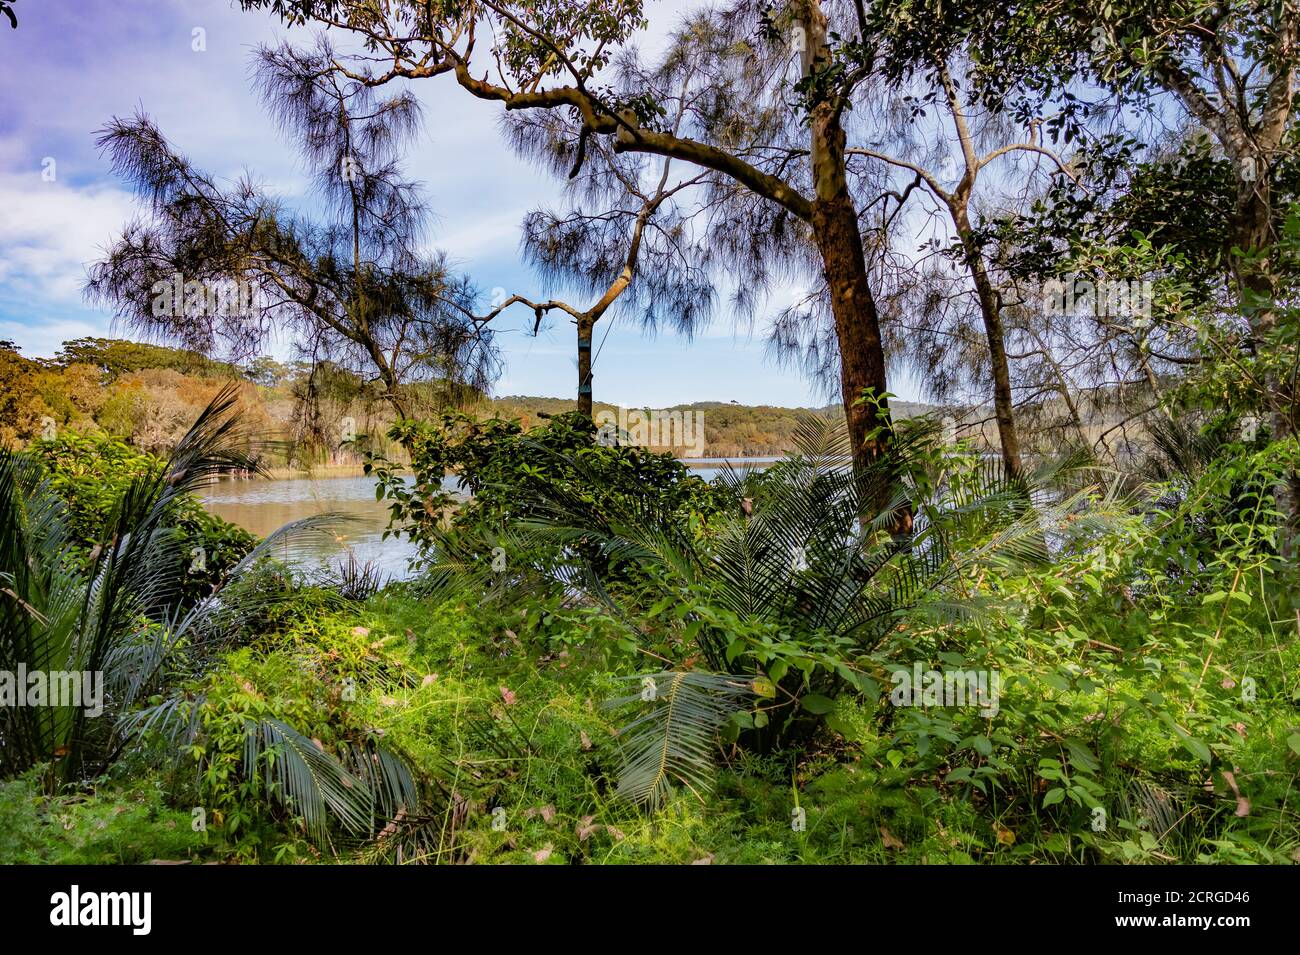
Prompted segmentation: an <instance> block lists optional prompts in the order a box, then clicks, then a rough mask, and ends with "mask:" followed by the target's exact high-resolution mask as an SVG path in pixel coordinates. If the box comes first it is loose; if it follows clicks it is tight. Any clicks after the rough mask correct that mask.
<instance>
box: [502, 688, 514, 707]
mask: <svg viewBox="0 0 1300 955" xmlns="http://www.w3.org/2000/svg"><path fill="white" fill-rule="evenodd" d="M501 699H503V700H505V701H506V706H514V705H515V699H516V697H515V694H514V691H513V690H508V689H506V688H505V687H504V686H503V687H501Z"/></svg>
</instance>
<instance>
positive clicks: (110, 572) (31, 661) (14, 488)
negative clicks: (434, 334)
mask: <svg viewBox="0 0 1300 955" xmlns="http://www.w3.org/2000/svg"><path fill="white" fill-rule="evenodd" d="M235 400H236V397H235V392H234V390H233V388H227V389H225V390H223V391H222V392H221V393H220V394H218V395H217V397H216V398H214V399H213V401H212V402H211V403H210V404H209V405H208V407H207V408H205V409H204V411H203V412H202V413H201V414H200V415H199V417H198V419H197V420H196V422H195V424H194V426H193V427H192V428H191V429H190V430H189V432H188V433H187V434H186V435H185V437H184V438H182V439H181V441H180V442H179V443H178V444H177V446H176V448H175V450H174V451H173V452H172V454H171V456H170V458H169V459H168V460H167V462H166V465H165V466H164V467H163V468H161V469H158V470H154V471H150V472H148V473H146V474H143V475H141V476H139V477H137V478H136V479H135V480H133V481H132V482H131V483H130V484H129V485H128V487H127V489H126V491H125V492H124V494H123V495H122V498H121V500H120V501H119V502H118V503H117V505H116V507H115V508H114V510H113V512H112V515H111V517H110V519H109V520H108V522H107V524H106V526H105V528H104V530H103V533H102V535H101V537H100V540H99V542H98V544H97V546H96V547H94V549H93V550H92V551H91V558H90V560H89V562H88V563H87V562H84V561H79V560H77V559H76V553H75V551H74V548H73V543H72V541H71V539H70V537H69V533H68V524H67V520H66V514H65V506H64V503H63V501H62V499H61V498H60V497H59V496H58V495H57V494H55V493H54V492H53V490H52V488H51V485H50V482H49V480H48V479H47V477H46V476H45V474H44V473H43V472H42V470H41V468H40V467H39V466H38V465H37V463H36V462H35V461H34V460H33V459H31V458H30V457H28V456H26V455H24V454H21V453H17V454H15V453H9V452H4V453H0V524H3V526H4V527H5V528H6V532H5V534H4V535H3V536H2V537H0V671H3V672H5V673H7V674H10V675H12V674H14V673H16V672H18V671H19V670H20V668H21V669H25V670H26V671H27V672H35V671H41V672H42V673H44V674H47V675H48V674H51V673H56V672H61V673H71V674H77V675H81V674H90V675H91V678H92V680H93V679H96V678H97V679H99V680H100V681H101V682H100V684H99V685H100V686H102V688H103V699H102V700H101V701H97V702H101V703H102V713H94V714H91V713H88V712H87V709H88V707H87V706H86V705H84V704H85V703H86V701H85V700H84V699H83V700H69V699H59V700H46V701H42V702H43V703H45V704H46V705H40V706H24V705H14V706H5V707H4V708H3V709H0V778H3V777H10V776H13V775H16V774H18V773H22V772H26V771H27V770H29V769H31V768H32V767H34V766H37V765H40V764H48V765H49V769H48V771H47V784H48V785H51V786H53V785H56V784H58V783H69V782H73V781H75V780H77V779H80V778H84V777H87V776H92V775H95V774H98V773H100V772H103V771H104V770H105V769H106V768H107V767H108V766H109V765H110V764H111V763H112V762H113V761H114V760H115V759H117V758H118V756H119V755H120V754H121V753H122V752H123V750H124V749H125V747H126V745H127V744H128V743H129V742H130V741H131V740H132V739H136V738H138V735H139V734H141V733H144V732H148V731H157V730H164V731H167V734H168V735H170V737H171V738H172V739H173V740H174V741H176V742H190V741H192V740H193V738H194V736H195V735H196V733H197V732H198V729H199V725H200V720H199V718H198V712H199V708H200V707H201V705H202V701H201V700H200V701H197V702H195V701H191V700H188V699H186V698H185V696H184V694H180V693H172V694H171V695H167V692H166V691H167V686H168V684H169V683H173V682H175V681H177V680H178V679H181V678H183V677H185V676H188V675H194V674H198V673H202V672H204V671H205V670H206V669H207V668H209V667H210V665H211V663H212V661H213V659H214V657H215V655H216V654H217V653H218V652H219V651H221V650H223V649H225V648H227V647H228V646H229V644H230V641H231V640H232V639H236V638H237V637H234V636H232V635H236V634H239V633H241V632H242V629H243V628H241V627H239V626H237V625H236V624H237V623H238V621H239V620H240V619H241V618H245V617H247V616H249V615H252V614H255V613H258V612H261V611H263V610H265V609H266V604H267V602H268V601H271V600H276V599H280V598H281V597H282V596H283V591H279V592H276V591H271V592H268V591H267V590H265V589H264V588H259V587H257V586H256V581H255V577H256V575H255V574H253V573H251V571H252V570H253V569H254V568H255V567H258V566H259V564H260V562H261V560H262V558H264V557H266V556H267V555H268V554H270V553H271V552H272V550H273V549H274V548H275V547H276V546H277V545H282V544H284V543H286V542H288V541H290V540H292V539H294V538H297V537H301V536H304V535H312V534H320V533H325V532H326V531H327V530H328V528H330V527H331V526H332V525H333V524H334V523H335V518H334V517H333V516H332V515H322V516H318V517H314V518H307V519H305V520H301V521H295V522H293V523H292V524H288V525H285V526H284V527H282V528H281V529H280V530H278V531H276V532H275V533H274V534H272V535H271V536H270V537H268V538H267V539H266V540H264V541H263V542H261V543H260V544H259V545H258V546H257V547H256V548H254V549H253V551H252V552H250V553H249V554H248V555H247V556H246V557H245V558H244V559H243V560H242V561H241V562H240V563H239V564H238V565H237V566H236V567H235V568H233V570H232V571H231V573H230V574H229V575H228V576H227V578H226V580H225V581H224V582H223V583H222V585H221V586H220V587H219V588H218V589H217V590H216V591H215V592H214V593H213V594H212V595H211V596H209V597H207V598H205V599H204V600H202V601H200V602H199V603H198V604H197V605H193V606H189V607H188V609H187V608H186V604H185V602H184V601H183V600H182V596H183V594H182V590H183V588H182V583H183V581H184V579H185V574H186V570H187V567H188V565H189V563H190V560H191V555H190V554H189V553H188V551H187V550H186V548H185V547H184V545H183V541H182V538H181V536H180V535H179V534H178V532H177V531H176V529H175V527H174V524H173V520H174V518H175V516H176V514H177V512H178V505H179V504H180V503H181V502H182V501H183V500H184V499H186V497H187V495H189V494H190V493H191V492H193V491H195V490H197V489H198V488H200V487H201V486H202V485H204V484H205V483H207V482H208V481H210V480H211V479H212V478H214V477H215V476H216V475H217V474H218V473H220V472H221V471H224V470H227V469H230V468H241V469H245V468H246V469H248V470H250V471H257V470H258V465H257V464H256V462H255V461H254V460H252V459H251V458H250V457H249V455H248V454H247V453H246V452H244V451H242V450H240V449H241V448H242V447H246V446H247V441H246V440H245V439H244V436H243V435H241V434H240V433H239V430H238V428H237V422H236V417H235V415H234V413H233V412H234V405H235ZM79 678H80V676H79ZM23 689H24V688H19V692H22V690H23ZM155 695H156V696H162V697H163V700H162V702H161V703H154V704H152V705H150V706H147V707H143V708H142V707H141V706H140V703H141V702H142V701H143V700H145V699H146V698H147V697H150V696H155ZM74 704H76V705H74ZM97 708H98V707H96V709H97ZM246 730H247V747H246V756H247V759H248V761H249V762H250V767H249V768H250V771H251V768H252V766H251V764H252V763H256V762H257V761H258V759H259V758H263V759H264V761H265V763H266V764H269V766H270V767H271V770H270V772H269V773H268V774H267V783H268V787H271V788H273V789H274V794H275V796H276V797H277V798H279V799H280V800H282V801H284V802H286V803H287V804H289V805H290V806H291V807H292V809H293V811H295V812H296V813H297V814H299V815H300V816H301V817H302V818H303V820H304V822H305V823H306V824H307V826H308V828H309V829H312V830H313V831H315V832H317V833H319V832H320V831H321V829H322V826H323V819H324V817H325V815H326V811H327V810H328V812H329V814H330V815H332V816H333V817H334V818H336V819H338V820H339V821H341V822H342V823H343V824H344V825H345V827H347V828H349V829H359V828H362V827H363V826H364V825H370V824H371V823H372V821H373V820H374V819H375V817H376V816H383V815H388V816H390V817H391V815H392V813H393V812H394V811H395V810H396V807H398V806H400V805H402V804H404V803H406V802H410V801H411V800H412V799H413V798H414V794H415V785H414V783H413V781H412V774H411V772H410V770H409V769H407V768H406V767H405V765H404V764H403V763H402V762H401V760H400V759H398V758H397V757H396V756H394V755H393V754H391V753H389V752H387V751H386V750H382V748H380V747H377V746H374V745H373V744H364V745H363V744H358V746H357V747H353V748H346V747H345V749H346V752H344V753H342V754H341V755H340V756H335V755H331V754H328V753H325V752H323V751H322V750H320V749H319V748H318V747H316V746H315V745H314V744H313V743H312V742H311V741H310V740H306V741H305V745H304V739H303V737H302V735H301V734H299V733H298V732H297V731H296V730H294V729H293V728H292V727H289V726H285V725H283V724H278V723H275V722H274V721H262V722H261V723H259V724H252V723H250V725H249V726H248V727H247V728H246Z"/></svg>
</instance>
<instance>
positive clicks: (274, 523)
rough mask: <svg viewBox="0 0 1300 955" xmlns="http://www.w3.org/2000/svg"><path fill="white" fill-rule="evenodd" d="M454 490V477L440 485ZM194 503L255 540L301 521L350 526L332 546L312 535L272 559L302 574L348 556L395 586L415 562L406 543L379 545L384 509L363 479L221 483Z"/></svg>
mask: <svg viewBox="0 0 1300 955" xmlns="http://www.w3.org/2000/svg"><path fill="white" fill-rule="evenodd" d="M455 485H456V480H455V478H454V477H451V478H447V479H446V480H445V481H444V482H443V486H444V487H445V488H447V490H449V491H454V490H455V489H456V487H455ZM199 497H200V499H201V500H202V501H203V505H204V507H206V508H207V509H208V511H210V512H211V513H213V514H215V515H217V516H218V517H220V518H222V519H223V520H227V521H230V522H231V523H233V524H238V525H239V526H240V527H243V528H244V529H246V530H249V531H251V532H252V533H254V534H256V535H257V536H258V537H266V536H268V535H269V534H271V533H272V532H273V531H275V530H277V529H278V528H280V527H282V526H284V525H285V524H287V523H289V522H290V521H296V520H300V519H301V518H304V517H312V516H314V515H316V514H325V513H334V514H342V515H346V516H347V517H348V518H349V520H348V522H347V523H346V524H344V525H342V526H341V527H340V528H339V530H338V534H337V536H338V538H339V539H338V540H337V541H330V540H329V539H327V537H325V536H324V535H321V536H316V535H312V536H311V537H309V538H308V539H306V540H303V541H297V542H295V543H294V544H293V545H291V546H290V545H286V546H285V547H284V549H283V552H279V551H277V556H278V557H280V559H282V560H284V561H285V562H286V563H289V564H291V565H292V566H294V567H297V568H300V569H302V570H321V569H324V568H326V567H337V566H338V564H339V562H340V561H342V560H346V559H347V554H348V551H349V550H350V551H351V552H352V553H353V554H355V555H356V559H357V561H358V563H362V564H364V563H366V562H368V561H370V562H373V563H374V564H375V566H376V567H377V568H379V570H380V571H381V572H382V574H383V575H384V576H387V577H390V578H393V579H398V580H400V579H402V578H405V577H406V576H408V575H409V570H408V562H409V561H410V559H411V558H412V557H414V556H415V548H414V547H413V546H412V545H411V543H410V542H409V541H406V540H396V539H394V538H392V537H389V538H388V539H387V540H383V539H382V537H383V532H384V528H386V527H387V526H388V506H387V505H386V504H384V503H382V502H380V501H376V500H375V482H374V479H373V478H369V477H366V476H365V475H350V476H346V477H303V478H286V479H282V480H264V479H259V478H251V479H242V478H222V479H221V480H220V481H218V482H217V483H216V484H213V485H211V486H209V487H208V488H207V489H206V490H205V491H204V492H203V493H202V494H201V495H200V496H199Z"/></svg>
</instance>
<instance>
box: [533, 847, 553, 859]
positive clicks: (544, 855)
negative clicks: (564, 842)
mask: <svg viewBox="0 0 1300 955" xmlns="http://www.w3.org/2000/svg"><path fill="white" fill-rule="evenodd" d="M554 851H555V847H554V846H552V845H551V844H550V843H549V842H548V843H547V844H546V845H544V846H542V847H541V848H540V849H538V850H537V851H536V852H534V853H533V861H534V862H545V861H546V860H547V859H549V858H550V857H551V853H552V852H554Z"/></svg>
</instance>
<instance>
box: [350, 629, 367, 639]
mask: <svg viewBox="0 0 1300 955" xmlns="http://www.w3.org/2000/svg"><path fill="white" fill-rule="evenodd" d="M352 636H354V637H368V636H370V628H369V627H353V628H352Z"/></svg>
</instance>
